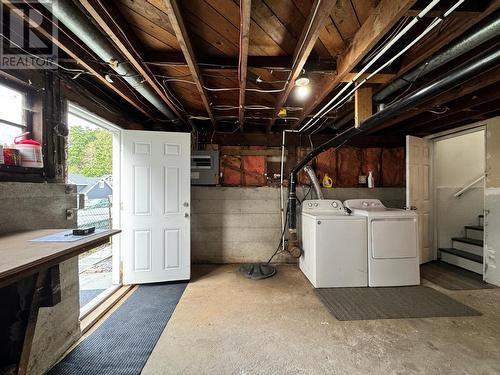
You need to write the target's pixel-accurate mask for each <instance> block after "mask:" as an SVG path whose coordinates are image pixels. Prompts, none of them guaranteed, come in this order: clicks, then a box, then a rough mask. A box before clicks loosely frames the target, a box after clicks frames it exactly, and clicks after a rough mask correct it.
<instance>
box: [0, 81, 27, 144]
mask: <svg viewBox="0 0 500 375" xmlns="http://www.w3.org/2000/svg"><path fill="white" fill-rule="evenodd" d="M25 108H26V95H25V93H23V92H21V91H18V90H14V89H12V88H10V87H7V86H4V85H0V144H12V143H14V138H15V137H16V136H18V135H20V134H22V133H23V132H25V131H27V125H26V116H25Z"/></svg>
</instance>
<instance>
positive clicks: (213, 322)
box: [143, 265, 500, 375]
mask: <svg viewBox="0 0 500 375" xmlns="http://www.w3.org/2000/svg"><path fill="white" fill-rule="evenodd" d="M426 284H428V285H430V286H433V287H435V288H436V289H438V290H440V291H443V292H445V293H446V294H448V295H450V296H452V297H453V298H455V299H457V300H459V301H461V302H462V303H465V304H467V305H469V306H471V307H473V308H475V309H477V310H479V311H481V312H482V313H483V314H484V315H483V316H481V317H466V318H432V319H405V320H403V319H402V320H374V321H352V322H340V321H337V320H336V319H335V318H334V317H333V316H332V315H330V313H329V312H328V311H327V310H326V308H325V307H323V305H322V304H321V302H320V301H319V300H318V299H317V297H316V296H315V295H314V292H313V289H312V287H311V286H310V284H309V283H308V281H307V280H306V279H305V277H304V276H303V275H302V273H301V272H300V271H299V270H298V268H297V267H295V266H280V267H279V269H278V273H277V275H276V276H275V277H273V278H270V279H267V280H261V281H251V280H246V279H244V278H242V277H240V276H239V274H238V273H237V266H235V265H227V266H198V267H195V268H194V269H193V277H192V282H191V283H190V284H189V285H188V287H187V289H186V291H185V292H184V295H183V297H182V298H181V300H180V302H179V304H178V306H177V308H176V310H175V312H174V314H173V316H172V318H171V319H170V321H169V323H168V325H167V327H166V328H165V331H164V332H163V334H162V336H161V338H160V340H159V342H158V344H157V346H156V347H155V349H154V351H153V353H152V355H151V357H150V358H149V360H148V362H147V364H146V366H145V368H144V370H143V374H144V375H151V374H162V375H163V374H196V375H200V374H248V375H254V374H315V375H316V374H371V375H374V374H475V375H477V374H500V289H490V290H475V291H453V292H451V291H447V290H443V289H440V288H439V287H437V286H434V285H432V284H430V283H426Z"/></svg>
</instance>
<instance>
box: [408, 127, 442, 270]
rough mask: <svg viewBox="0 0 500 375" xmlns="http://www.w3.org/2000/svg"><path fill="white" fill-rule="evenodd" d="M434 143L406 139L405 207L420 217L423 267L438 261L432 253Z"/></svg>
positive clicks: (415, 138) (420, 245) (417, 139)
mask: <svg viewBox="0 0 500 375" xmlns="http://www.w3.org/2000/svg"><path fill="white" fill-rule="evenodd" d="M431 147H432V145H431V141H429V140H426V139H422V138H417V137H412V136H407V137H406V206H407V207H414V208H416V210H417V214H418V228H419V248H420V263H425V262H429V261H431V260H433V259H435V255H434V251H433V249H432V237H433V227H432V212H431V210H432V194H431V192H432V190H431Z"/></svg>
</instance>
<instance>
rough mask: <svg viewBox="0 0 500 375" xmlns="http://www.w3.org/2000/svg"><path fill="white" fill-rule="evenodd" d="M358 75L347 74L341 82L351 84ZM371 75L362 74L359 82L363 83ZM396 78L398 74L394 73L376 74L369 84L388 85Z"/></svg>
mask: <svg viewBox="0 0 500 375" xmlns="http://www.w3.org/2000/svg"><path fill="white" fill-rule="evenodd" d="M356 74H357V73H347V74H346V75H345V76H344V77H342V79H341V82H351V81H352V80H353V79H354V77H355V76H356ZM369 75H370V73H364V74H361V76H360V77H359V78H358V81H362V80H364V79H365V78H367V77H368V76H369ZM394 78H396V74H394V73H379V74H375V75H374V76H373V77H372V78H370V80H369V81H368V82H369V83H388V82H391V81H392V80H393V79H394Z"/></svg>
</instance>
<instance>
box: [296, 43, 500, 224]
mask: <svg viewBox="0 0 500 375" xmlns="http://www.w3.org/2000/svg"><path fill="white" fill-rule="evenodd" d="M499 64H500V50H494V51H487V52H486V53H484V54H482V55H479V56H477V57H475V58H474V59H473V60H471V61H469V62H467V63H466V64H463V65H461V66H459V67H457V68H455V69H453V70H451V71H449V72H448V73H446V74H445V75H444V76H441V78H439V79H438V80H437V81H435V82H433V83H431V84H429V85H427V86H425V87H422V88H420V89H418V90H416V91H415V92H413V93H411V94H409V95H408V96H405V97H404V98H402V99H400V100H398V101H396V102H394V103H393V104H391V105H389V106H387V107H386V108H385V109H383V110H382V111H380V112H377V113H376V114H374V115H373V116H371V117H369V118H368V119H366V120H365V121H364V122H363V123H362V124H361V125H360V126H359V127H358V128H356V127H351V128H349V129H347V130H345V131H344V132H342V133H340V134H338V135H337V136H335V137H333V138H332V139H330V140H329V141H327V142H325V143H323V144H322V145H321V146H319V147H317V148H315V149H314V150H312V151H311V152H310V153H309V154H307V155H306V157H305V158H304V159H302V160H301V161H300V162H299V163H298V164H297V165H296V166H295V167H293V169H292V170H291V171H290V189H289V195H288V203H289V205H288V207H289V217H288V220H289V223H290V224H289V230H293V231H295V230H296V228H297V218H296V211H297V207H296V204H297V202H296V199H295V198H296V188H297V186H296V182H297V174H298V173H299V171H300V170H301V169H302V168H303V167H304V166H305V165H307V163H309V162H310V161H311V160H312V159H314V158H315V157H316V156H318V155H319V154H321V153H322V152H324V151H326V150H328V149H329V148H331V147H339V146H341V145H343V144H344V143H345V142H347V141H348V140H349V139H351V138H352V137H354V136H355V135H357V134H359V133H362V132H366V131H367V130H371V129H373V128H375V127H376V126H378V125H380V124H381V123H382V122H383V121H385V120H387V119H389V118H391V117H394V116H397V115H399V114H400V113H402V112H404V111H407V110H408V109H410V108H413V107H415V106H417V105H420V104H422V103H424V102H426V101H427V100H430V99H432V98H433V97H435V96H437V95H439V94H441V93H442V92H445V91H447V90H449V89H451V88H453V87H455V86H457V85H460V84H462V83H464V82H466V81H468V80H469V79H472V78H474V77H475V76H476V75H478V74H479V73H483V72H486V71H488V70H490V69H492V68H494V67H496V66H497V65H499Z"/></svg>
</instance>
